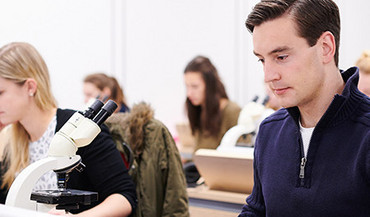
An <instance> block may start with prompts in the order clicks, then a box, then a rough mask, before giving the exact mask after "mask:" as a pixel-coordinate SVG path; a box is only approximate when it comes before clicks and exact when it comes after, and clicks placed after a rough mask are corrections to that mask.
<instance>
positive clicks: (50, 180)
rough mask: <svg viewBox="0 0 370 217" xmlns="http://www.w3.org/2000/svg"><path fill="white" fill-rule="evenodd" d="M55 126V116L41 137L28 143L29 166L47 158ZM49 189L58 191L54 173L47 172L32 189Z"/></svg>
mask: <svg viewBox="0 0 370 217" xmlns="http://www.w3.org/2000/svg"><path fill="white" fill-rule="evenodd" d="M56 125H57V119H56V116H54V117H53V119H52V120H51V122H50V124H49V126H48V128H47V129H46V131H45V132H44V134H43V135H42V137H41V138H40V139H39V140H37V141H35V142H30V143H29V156H30V164H31V163H33V162H35V161H38V160H41V159H43V158H46V157H47V155H48V150H49V146H50V143H51V140H52V138H53V137H54V134H55V127H56ZM50 189H53V190H55V189H58V187H57V176H56V174H55V172H54V171H49V172H47V173H45V174H44V175H43V176H41V178H40V179H39V180H38V181H37V183H36V185H35V186H34V188H33V190H50Z"/></svg>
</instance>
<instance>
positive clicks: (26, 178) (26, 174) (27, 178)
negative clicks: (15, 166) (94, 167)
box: [5, 155, 81, 210]
mask: <svg viewBox="0 0 370 217" xmlns="http://www.w3.org/2000/svg"><path fill="white" fill-rule="evenodd" d="M79 161H81V157H80V156H79V155H75V156H72V157H47V158H45V159H42V160H39V161H36V162H35V163H33V164H31V165H29V166H28V167H26V168H25V169H24V170H22V172H21V173H19V175H18V176H17V178H16V179H15V180H14V182H13V184H12V186H11V188H10V189H9V192H8V197H7V198H6V202H5V205H9V206H15V207H22V208H26V209H32V210H36V201H32V200H30V196H31V193H32V189H33V186H35V184H36V182H37V181H38V179H39V178H40V177H41V176H42V175H43V174H45V173H46V172H48V171H50V170H51V169H63V168H65V167H68V166H70V165H74V164H76V163H78V162H79Z"/></svg>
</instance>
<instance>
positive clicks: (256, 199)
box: [238, 137, 266, 217]
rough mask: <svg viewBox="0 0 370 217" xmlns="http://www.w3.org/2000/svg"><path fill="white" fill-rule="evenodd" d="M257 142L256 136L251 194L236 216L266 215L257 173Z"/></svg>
mask: <svg viewBox="0 0 370 217" xmlns="http://www.w3.org/2000/svg"><path fill="white" fill-rule="evenodd" d="M258 142H259V138H258V137H257V140H256V146H255V149H254V160H253V170H254V175H253V176H254V185H253V190H252V194H250V195H249V196H248V197H247V199H246V202H247V203H246V204H245V205H244V206H243V208H242V211H241V213H240V214H239V216H238V217H264V216H266V208H265V201H264V198H263V194H262V185H261V181H260V179H259V175H258V166H257V165H258V147H259V146H258Z"/></svg>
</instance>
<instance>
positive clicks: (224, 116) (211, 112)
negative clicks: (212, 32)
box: [184, 56, 240, 151]
mask: <svg viewBox="0 0 370 217" xmlns="http://www.w3.org/2000/svg"><path fill="white" fill-rule="evenodd" d="M184 80H185V85H186V96H187V98H186V103H185V104H186V110H187V115H188V118H189V123H190V128H191V131H192V133H193V135H194V136H195V143H196V146H195V150H194V151H196V150H198V149H200V148H206V149H216V148H217V147H218V146H219V144H220V142H221V139H222V137H223V135H224V134H225V133H226V131H227V130H228V129H230V128H231V127H233V126H235V125H236V124H237V121H238V117H239V113H240V107H239V106H238V105H237V104H236V103H234V102H232V101H230V100H229V98H228V96H227V94H226V91H225V87H224V85H223V84H222V82H221V79H220V77H219V76H218V73H217V69H216V68H215V66H214V65H213V64H212V63H211V61H210V60H209V59H208V58H207V57H204V56H197V57H195V58H194V59H192V60H191V61H190V62H189V63H188V65H187V66H186V68H185V70H184Z"/></svg>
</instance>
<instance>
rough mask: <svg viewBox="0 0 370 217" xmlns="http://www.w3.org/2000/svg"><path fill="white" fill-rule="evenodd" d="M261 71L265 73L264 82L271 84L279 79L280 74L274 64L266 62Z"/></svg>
mask: <svg viewBox="0 0 370 217" xmlns="http://www.w3.org/2000/svg"><path fill="white" fill-rule="evenodd" d="M263 71H264V73H265V78H264V79H265V82H266V83H268V82H271V81H275V80H279V79H280V73H279V69H278V67H276V65H275V64H274V63H271V62H269V61H266V62H265V64H264V65H263Z"/></svg>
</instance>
